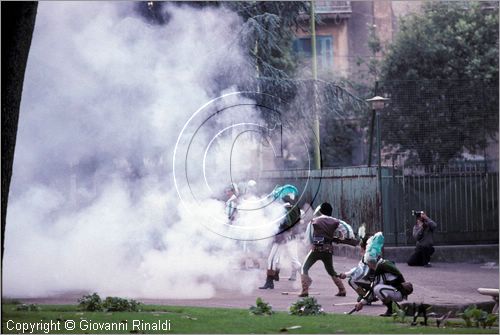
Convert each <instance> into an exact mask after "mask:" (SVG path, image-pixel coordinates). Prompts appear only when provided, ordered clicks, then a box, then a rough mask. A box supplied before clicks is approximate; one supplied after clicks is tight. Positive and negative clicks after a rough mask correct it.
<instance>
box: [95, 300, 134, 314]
mask: <svg viewBox="0 0 500 335" xmlns="http://www.w3.org/2000/svg"><path fill="white" fill-rule="evenodd" d="M140 304H141V303H140V302H137V301H135V300H134V299H131V300H127V299H123V298H120V297H107V298H106V300H104V303H103V304H102V306H103V307H104V309H105V310H106V311H108V312H139V311H140V309H139V306H140Z"/></svg>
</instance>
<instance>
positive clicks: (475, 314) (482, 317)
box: [460, 305, 498, 328]
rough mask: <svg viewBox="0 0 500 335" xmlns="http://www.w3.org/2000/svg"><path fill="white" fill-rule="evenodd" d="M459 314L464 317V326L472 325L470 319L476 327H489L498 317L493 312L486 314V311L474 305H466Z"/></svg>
mask: <svg viewBox="0 0 500 335" xmlns="http://www.w3.org/2000/svg"><path fill="white" fill-rule="evenodd" d="M460 316H461V317H462V319H464V321H465V326H466V327H472V321H474V323H475V326H476V327H479V326H481V327H483V328H486V327H489V328H491V326H492V325H493V324H494V323H495V322H496V321H497V319H498V317H497V316H496V315H495V314H488V312H486V311H483V310H482V309H479V308H477V307H476V305H471V306H469V307H467V308H466V309H465V311H464V312H463V313H461V314H460Z"/></svg>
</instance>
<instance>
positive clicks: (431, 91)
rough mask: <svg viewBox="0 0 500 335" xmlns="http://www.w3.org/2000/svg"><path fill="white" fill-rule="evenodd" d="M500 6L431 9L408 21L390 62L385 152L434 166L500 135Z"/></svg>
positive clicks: (384, 81)
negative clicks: (499, 59)
mask: <svg viewBox="0 0 500 335" xmlns="http://www.w3.org/2000/svg"><path fill="white" fill-rule="evenodd" d="M498 38H499V29H498V3H497V4H496V5H495V6H493V7H491V4H489V7H486V5H485V3H481V2H466V3H464V2H448V1H447V2H429V3H425V4H424V5H423V7H422V13H421V14H413V15H410V16H409V17H408V18H407V19H404V20H402V21H401V24H400V32H399V34H398V36H397V38H396V40H395V41H394V43H393V44H392V45H391V46H390V47H389V50H388V52H387V54H386V57H385V58H384V59H383V61H382V68H381V74H380V78H381V83H380V84H381V85H380V86H381V87H382V92H385V93H388V94H389V95H390V98H391V106H390V108H388V109H387V110H386V111H385V112H384V114H383V116H382V136H383V141H384V144H385V145H388V146H393V147H394V150H395V152H398V153H401V152H406V153H409V154H410V158H411V157H412V156H413V158H414V159H415V161H418V162H419V163H421V164H423V165H425V166H430V165H432V164H445V163H448V162H449V161H450V160H451V159H453V158H456V157H458V156H460V155H461V154H462V152H463V151H464V149H467V150H469V151H470V152H472V153H475V152H478V151H479V150H482V149H484V148H485V147H486V146H487V142H488V137H490V138H492V137H494V136H495V135H496V134H497V133H498V78H499V77H498V48H499V43H498Z"/></svg>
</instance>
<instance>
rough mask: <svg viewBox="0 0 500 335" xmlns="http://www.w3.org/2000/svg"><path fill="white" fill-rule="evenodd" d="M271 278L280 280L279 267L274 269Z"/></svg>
mask: <svg viewBox="0 0 500 335" xmlns="http://www.w3.org/2000/svg"><path fill="white" fill-rule="evenodd" d="M271 271H272V270H271ZM273 279H274V280H276V281H280V269H276V270H274V278H273Z"/></svg>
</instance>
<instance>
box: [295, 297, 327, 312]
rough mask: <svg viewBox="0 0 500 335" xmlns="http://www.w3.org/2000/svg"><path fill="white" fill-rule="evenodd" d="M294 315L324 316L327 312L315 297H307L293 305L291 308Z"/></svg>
mask: <svg viewBox="0 0 500 335" xmlns="http://www.w3.org/2000/svg"><path fill="white" fill-rule="evenodd" d="M289 310H290V314H292V315H301V316H302V315H323V314H325V312H324V311H323V308H322V307H321V305H320V304H318V302H317V301H316V298H314V297H306V298H304V299H302V300H298V301H297V302H295V303H293V304H292V305H291V306H290V308H289Z"/></svg>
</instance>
